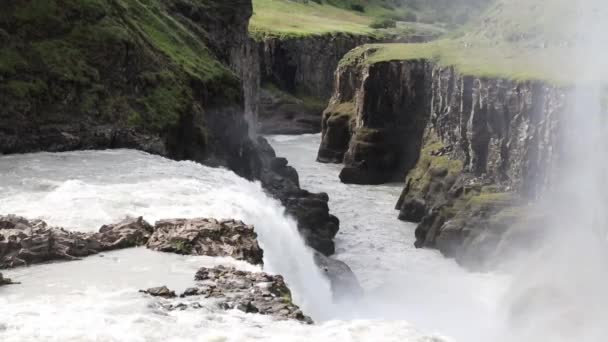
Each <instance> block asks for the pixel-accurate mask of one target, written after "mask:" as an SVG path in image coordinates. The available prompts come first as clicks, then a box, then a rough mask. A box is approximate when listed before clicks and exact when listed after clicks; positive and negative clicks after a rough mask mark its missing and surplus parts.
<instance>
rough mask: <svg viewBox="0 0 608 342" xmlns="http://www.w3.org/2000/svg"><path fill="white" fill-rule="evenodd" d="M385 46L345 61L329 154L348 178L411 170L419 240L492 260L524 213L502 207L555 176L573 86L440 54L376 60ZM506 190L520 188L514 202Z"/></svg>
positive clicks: (329, 125) (328, 121)
mask: <svg viewBox="0 0 608 342" xmlns="http://www.w3.org/2000/svg"><path fill="white" fill-rule="evenodd" d="M375 50H376V47H374V46H363V47H361V48H358V49H355V50H354V51H353V52H351V53H349V55H348V58H345V63H343V65H340V67H339V68H338V71H337V78H336V82H335V86H334V93H333V96H332V99H331V100H330V104H329V106H328V108H327V109H326V111H325V114H324V118H323V124H322V127H323V137H322V138H323V139H322V142H321V146H320V147H319V154H318V160H319V161H321V162H344V169H343V170H342V172H341V174H340V178H341V180H342V181H344V182H348V183H363V184H376V183H382V182H386V181H392V180H399V179H403V178H404V176H406V175H407V178H406V186H405V189H404V191H403V193H402V195H401V197H400V198H399V202H398V203H397V209H398V210H400V214H399V218H400V219H402V220H407V221H412V222H419V223H420V224H419V225H418V228H417V229H416V246H418V247H437V248H439V249H440V250H441V251H442V252H443V253H444V254H446V255H448V256H453V257H455V258H457V260H459V261H461V262H470V263H474V261H475V260H482V259H483V255H484V254H489V253H494V250H493V249H494V248H495V247H496V245H497V242H498V241H501V239H502V238H503V237H504V234H506V232H507V231H508V229H505V226H506V224H505V222H506V221H509V222H511V223H513V222H516V220H515V221H514V220H512V219H509V220H506V221H503V220H502V218H503V217H504V216H506V217H510V215H509V212H511V211H516V212H517V211H518V208H520V207H521V206H522V203H523V202H525V201H529V200H531V199H534V198H536V197H538V196H539V195H540V194H542V193H543V191H544V190H546V189H547V187H548V186H549V185H550V184H551V182H552V181H553V179H554V178H555V175H553V174H552V173H550V172H548V171H547V170H551V169H554V168H553V167H552V166H554V165H555V164H556V163H557V162H558V159H559V147H560V146H559V144H556V143H555V142H556V141H558V140H559V139H558V134H559V129H560V125H559V123H560V117H561V116H562V115H564V109H565V108H567V107H568V106H567V105H568V102H569V96H568V94H569V90H568V89H567V88H562V87H559V86H550V85H548V84H545V83H542V82H540V81H513V80H507V79H500V78H476V77H471V76H465V75H462V74H460V73H458V72H457V71H456V70H455V69H454V68H453V67H445V66H440V65H437V64H435V63H434V62H433V61H430V60H410V61H389V62H372V63H369V61H368V60H367V58H368V56H369V54H370V53H373V52H375ZM503 198H514V199H516V200H514V201H508V203H509V204H508V205H507V207H506V208H505V207H504V205H503V203H502V201H500V199H503ZM480 203H492V204H491V205H490V204H488V205H487V206H483V205H481V206H480ZM498 218H500V219H498ZM520 239H522V238H520ZM523 239H524V240H525V238H523ZM473 255H474V256H473ZM465 260H467V261H465Z"/></svg>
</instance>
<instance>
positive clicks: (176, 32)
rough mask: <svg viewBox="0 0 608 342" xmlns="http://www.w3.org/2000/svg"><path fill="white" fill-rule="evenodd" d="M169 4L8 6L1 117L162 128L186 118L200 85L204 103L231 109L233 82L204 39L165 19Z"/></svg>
mask: <svg viewBox="0 0 608 342" xmlns="http://www.w3.org/2000/svg"><path fill="white" fill-rule="evenodd" d="M172 4H173V1H161V0H149V1H142V0H48V1H13V2H10V3H8V4H7V5H6V6H5V7H3V10H2V11H0V39H1V42H2V44H3V45H2V49H0V93H3V94H7V95H8V96H5V97H2V98H0V107H1V108H2V110H3V112H8V113H13V114H14V116H15V117H17V116H22V115H26V116H28V120H31V121H34V120H42V121H45V120H47V121H48V120H51V118H50V117H57V120H60V119H65V118H67V117H70V116H72V117H79V118H81V119H82V120H83V121H86V120H88V119H91V118H94V120H105V121H108V122H116V123H120V122H123V123H126V124H132V125H137V126H141V127H145V128H149V129H152V130H159V131H162V130H165V129H167V128H169V127H171V126H173V125H175V124H176V123H177V122H178V120H179V118H180V117H181V116H182V115H183V114H189V113H190V112H191V111H192V108H193V105H194V103H195V97H196V96H200V93H201V90H202V89H203V88H204V90H205V92H206V93H208V94H209V96H208V97H209V98H210V101H214V103H220V102H221V101H225V102H231V101H232V102H234V101H235V100H236V99H237V98H238V97H239V96H240V84H239V81H238V79H237V78H236V76H235V75H234V74H233V73H232V72H231V71H230V70H229V69H228V68H227V67H226V66H224V65H223V64H222V63H220V61H218V60H217V59H216V58H215V57H214V56H213V54H212V53H211V51H210V50H209V49H208V48H207V46H206V45H205V43H204V42H205V39H206V36H205V34H206V33H205V32H204V31H203V30H202V29H200V28H198V26H197V25H194V24H192V23H191V22H189V21H188V19H187V18H186V17H184V16H180V15H175V13H173V12H172V11H171V10H170V9H169V6H172ZM210 4H217V6H223V5H221V2H220V0H199V1H195V2H192V3H191V5H192V6H194V7H196V9H197V10H200V11H204V10H207V9H208V6H210ZM127 54H128V56H127ZM126 62H128V64H125V63H126ZM193 87H196V89H198V90H195V89H194V88H193ZM43 90H44V91H43ZM215 94H221V95H219V96H215ZM232 102H231V103H232Z"/></svg>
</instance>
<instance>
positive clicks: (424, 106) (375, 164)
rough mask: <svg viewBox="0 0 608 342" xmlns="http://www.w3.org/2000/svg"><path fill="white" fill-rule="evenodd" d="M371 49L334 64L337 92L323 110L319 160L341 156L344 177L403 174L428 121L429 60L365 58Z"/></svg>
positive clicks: (373, 180)
mask: <svg viewBox="0 0 608 342" xmlns="http://www.w3.org/2000/svg"><path fill="white" fill-rule="evenodd" d="M370 52H373V51H372V50H368V51H364V52H363V54H361V55H359V56H353V57H354V60H353V61H351V63H345V64H343V65H341V66H340V67H339V68H338V71H337V77H336V86H335V89H336V92H335V93H334V96H333V97H332V99H331V100H330V104H329V107H328V108H327V109H326V111H325V113H324V115H323V124H322V125H323V140H322V143H321V146H320V148H319V155H318V160H319V161H321V162H334V163H340V162H344V169H343V170H342V172H341V173H340V179H341V180H342V181H343V182H345V183H358V184H378V183H385V182H388V181H393V180H400V179H402V177H403V174H404V172H405V171H407V170H408V169H410V168H412V167H413V166H414V165H415V163H416V160H417V159H418V151H419V150H420V145H421V141H422V139H421V137H422V133H423V131H424V128H425V126H426V124H427V121H428V115H427V113H428V107H429V106H428V104H429V101H430V93H429V91H428V89H429V87H430V82H431V77H430V71H431V67H430V65H429V63H427V62H426V61H407V62H383V63H374V64H369V63H365V61H364V60H365V56H366V55H367V53H370Z"/></svg>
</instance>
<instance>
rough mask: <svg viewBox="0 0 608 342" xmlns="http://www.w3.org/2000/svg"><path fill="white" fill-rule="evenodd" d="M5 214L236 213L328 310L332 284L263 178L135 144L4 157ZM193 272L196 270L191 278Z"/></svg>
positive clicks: (308, 297)
mask: <svg viewBox="0 0 608 342" xmlns="http://www.w3.org/2000/svg"><path fill="white" fill-rule="evenodd" d="M0 213H2V214H9V213H11V214H18V215H22V216H25V217H28V218H41V219H44V220H46V221H47V222H48V223H49V224H51V225H59V226H63V227H66V228H69V229H73V230H81V231H82V230H89V231H90V230H96V229H98V228H99V227H100V226H101V225H102V224H106V223H111V222H115V221H118V220H120V219H122V218H123V217H124V216H125V215H129V216H143V217H144V219H146V220H148V221H150V222H154V221H155V220H158V219H162V218H181V217H184V218H192V217H213V218H218V219H222V218H234V219H239V220H243V221H244V222H246V223H247V224H252V225H254V226H255V230H256V232H257V234H258V236H259V241H260V245H261V246H262V248H263V249H264V264H265V266H264V270H265V271H266V272H270V273H276V274H281V275H283V276H284V277H285V279H286V281H287V282H288V285H289V286H290V288H291V290H292V292H293V296H294V298H293V299H294V301H295V302H296V303H297V304H299V305H300V306H301V307H302V308H303V310H304V311H305V312H306V313H307V314H310V315H311V316H313V317H314V318H315V319H317V320H323V319H327V318H329V317H330V315H331V309H330V306H331V302H332V300H331V292H330V288H329V284H328V282H327V280H326V279H325V277H324V276H323V275H322V274H321V272H320V270H319V269H318V268H317V267H316V265H315V263H314V261H313V257H312V252H311V251H310V250H309V248H308V247H306V246H305V245H304V242H303V241H302V239H301V237H300V235H299V233H298V231H297V228H296V223H295V222H294V220H293V219H291V218H289V217H286V216H285V214H284V208H283V207H282V206H281V204H280V203H279V202H278V201H276V200H274V199H272V198H270V197H269V196H268V195H266V193H265V192H264V191H263V189H262V187H261V185H260V184H259V183H258V182H249V181H247V180H245V179H243V178H240V177H238V176H237V175H235V174H234V173H232V172H230V171H228V170H224V169H219V168H210V167H206V166H203V165H200V164H197V163H193V162H187V161H184V162H175V161H171V160H168V159H164V158H162V157H158V156H153V155H150V154H146V153H143V152H137V151H131V150H115V151H101V152H99V151H98V152H93V151H83V152H69V153H60V154H54V153H41V154H36V155H16V156H7V157H3V159H2V162H1V163H0ZM193 276H194V274H192V277H193Z"/></svg>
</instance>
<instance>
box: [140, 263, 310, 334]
mask: <svg viewBox="0 0 608 342" xmlns="http://www.w3.org/2000/svg"><path fill="white" fill-rule="evenodd" d="M195 280H196V281H197V284H196V287H192V288H189V289H187V290H186V291H184V293H182V294H180V296H179V297H181V298H185V297H189V299H190V300H189V301H188V302H187V303H181V302H174V301H171V302H169V303H163V304H161V305H162V307H163V308H165V309H167V310H183V309H187V308H192V309H197V308H202V307H203V305H202V304H201V303H199V302H197V301H196V298H197V297H198V298H201V299H205V301H208V300H209V299H211V300H213V301H214V302H215V303H216V304H217V305H218V307H219V308H221V309H224V310H232V309H237V310H240V311H243V312H245V313H256V314H262V315H270V316H272V317H275V318H277V319H280V320H286V319H292V320H297V321H301V322H304V323H307V324H312V323H313V322H312V319H311V318H310V317H308V316H306V315H304V314H303V313H302V311H301V310H300V308H299V307H298V306H297V305H295V304H293V302H292V300H291V291H290V290H289V288H288V287H287V285H286V284H285V281H284V280H283V277H281V276H280V275H274V276H273V275H269V274H266V273H252V272H246V271H240V270H236V269H234V268H232V267H224V266H217V267H214V268H205V267H203V268H201V269H199V270H198V272H197V273H196V276H195ZM141 292H144V293H147V294H149V295H151V296H156V297H163V298H167V299H171V298H175V297H177V295H176V294H175V292H174V291H171V290H170V289H168V288H166V287H164V286H162V287H158V288H151V289H148V290H143V291H141Z"/></svg>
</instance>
